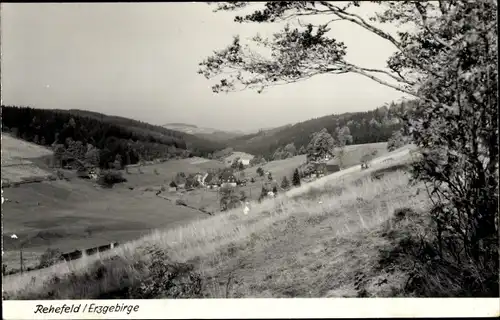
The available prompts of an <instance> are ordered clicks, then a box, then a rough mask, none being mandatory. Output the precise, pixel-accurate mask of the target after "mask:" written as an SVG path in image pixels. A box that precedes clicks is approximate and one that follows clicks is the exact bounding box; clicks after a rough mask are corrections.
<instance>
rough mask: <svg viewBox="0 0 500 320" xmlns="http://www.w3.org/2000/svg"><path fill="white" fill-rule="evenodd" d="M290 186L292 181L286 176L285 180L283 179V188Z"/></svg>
mask: <svg viewBox="0 0 500 320" xmlns="http://www.w3.org/2000/svg"><path fill="white" fill-rule="evenodd" d="M289 187H290V182H289V181H288V178H287V177H286V176H284V177H283V180H282V181H281V188H282V189H285V190H286V189H288V188H289Z"/></svg>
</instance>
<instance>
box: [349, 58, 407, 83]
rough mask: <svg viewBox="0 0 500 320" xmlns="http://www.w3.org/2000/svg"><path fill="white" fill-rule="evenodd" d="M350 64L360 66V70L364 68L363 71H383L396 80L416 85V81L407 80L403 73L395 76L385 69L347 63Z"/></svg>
mask: <svg viewBox="0 0 500 320" xmlns="http://www.w3.org/2000/svg"><path fill="white" fill-rule="evenodd" d="M347 65H348V66H351V67H355V68H358V69H360V70H363V71H366V72H377V73H383V74H385V75H388V76H389V77H391V78H393V79H394V80H396V81H398V82H404V83H406V84H409V85H415V82H412V81H410V80H407V79H405V78H404V77H403V76H402V75H401V74H399V73H398V76H395V75H393V74H391V73H390V72H387V71H385V70H380V69H371V68H362V67H359V66H355V65H353V64H350V63H347Z"/></svg>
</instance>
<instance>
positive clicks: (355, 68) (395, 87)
mask: <svg viewBox="0 0 500 320" xmlns="http://www.w3.org/2000/svg"><path fill="white" fill-rule="evenodd" d="M348 68H349V71H350V72H354V73H357V74H360V75H363V76H365V77H367V78H370V79H372V80H374V81H375V82H378V83H380V84H382V85H384V86H386V87H389V88H393V89H395V90H397V91H399V92H403V93H406V94H409V95H411V96H414V97H416V98H419V99H422V97H421V96H419V95H418V94H417V93H416V92H412V91H410V90H407V89H405V88H402V87H400V86H397V85H394V84H391V83H389V82H387V81H384V80H382V79H379V78H377V77H375V76H373V75H371V74H369V73H367V72H366V71H365V70H363V69H362V68H359V67H356V66H353V65H350V66H349V67H348Z"/></svg>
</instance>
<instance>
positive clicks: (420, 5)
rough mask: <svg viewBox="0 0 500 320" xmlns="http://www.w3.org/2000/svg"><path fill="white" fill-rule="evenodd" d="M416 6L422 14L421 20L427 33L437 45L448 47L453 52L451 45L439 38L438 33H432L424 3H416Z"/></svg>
mask: <svg viewBox="0 0 500 320" xmlns="http://www.w3.org/2000/svg"><path fill="white" fill-rule="evenodd" d="M414 4H415V8H417V11H418V13H419V14H420V18H421V19H422V24H423V26H424V28H425V30H427V32H429V34H430V35H431V36H432V38H433V39H434V40H435V41H436V42H437V43H439V44H440V45H442V46H444V47H446V48H447V49H449V50H452V47H451V45H450V44H449V43H447V42H446V41H444V40H443V39H441V38H439V37H438V36H437V35H436V33H435V32H434V31H432V30H431V28H430V27H429V23H428V21H427V12H426V10H425V8H424V6H423V5H422V3H420V2H418V1H416V2H414Z"/></svg>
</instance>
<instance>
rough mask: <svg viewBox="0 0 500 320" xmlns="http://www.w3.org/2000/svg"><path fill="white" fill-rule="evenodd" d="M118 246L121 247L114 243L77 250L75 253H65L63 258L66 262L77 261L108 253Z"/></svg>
mask: <svg viewBox="0 0 500 320" xmlns="http://www.w3.org/2000/svg"><path fill="white" fill-rule="evenodd" d="M118 245H119V243H118V242H113V243H110V244H106V245H102V246H98V247H93V248H88V249H85V250H75V251H73V252H68V253H63V255H62V256H63V258H64V260H66V261H70V260H76V259H80V258H82V257H83V256H90V255H93V254H96V253H97V252H103V251H107V250H109V249H112V248H114V247H117V246H118Z"/></svg>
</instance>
